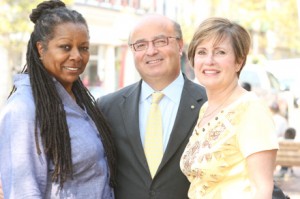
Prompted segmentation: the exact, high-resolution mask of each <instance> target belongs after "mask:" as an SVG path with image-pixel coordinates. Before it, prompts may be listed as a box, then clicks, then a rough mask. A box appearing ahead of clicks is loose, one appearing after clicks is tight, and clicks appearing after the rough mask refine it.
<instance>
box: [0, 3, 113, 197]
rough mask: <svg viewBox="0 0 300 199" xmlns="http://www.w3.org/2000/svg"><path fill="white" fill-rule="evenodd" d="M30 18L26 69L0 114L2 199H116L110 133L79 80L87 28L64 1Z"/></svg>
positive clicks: (39, 8) (86, 58)
mask: <svg viewBox="0 0 300 199" xmlns="http://www.w3.org/2000/svg"><path fill="white" fill-rule="evenodd" d="M30 20H31V21H32V22H33V23H34V24H35V25H34V30H33V32H32V33H31V36H30V39H29V42H28V47H27V54H26V65H25V68H24V70H23V71H22V74H17V75H16V77H15V78H14V86H15V87H14V89H13V91H12V93H11V95H10V96H9V98H8V101H7V104H6V106H5V107H4V108H3V111H2V112H1V115H0V157H1V161H0V169H1V170H0V173H1V181H2V188H3V192H4V197H5V198H7V199H8V198H17V199H19V198H30V199H33V198H43V199H44V198H46V199H48V198H49V199H50V198H74V199H75V198H76V199H79V198H84V199H89V198H90V199H104V198H105V199H109V198H110V199H113V198H114V193H113V187H112V185H113V184H114V182H115V180H114V179H115V174H114V171H115V169H114V165H115V161H114V159H115V155H114V154H115V153H114V145H113V142H112V138H111V132H110V129H109V126H108V125H107V123H106V121H105V119H104V117H103V116H102V114H101V112H100V111H99V110H98V109H97V107H96V106H95V100H94V99H93V98H92V97H91V94H90V93H89V92H88V91H87V89H86V88H85V87H84V85H83V83H82V81H81V80H80V78H79V75H80V74H82V73H83V72H84V70H85V68H86V65H87V63H88V61H89V55H90V53H89V38H90V37H89V31H88V26H87V23H86V21H85V19H84V18H83V17H82V15H81V14H80V13H78V12H77V11H75V10H71V9H68V8H67V7H66V6H65V4H64V3H63V2H62V1H59V0H50V1H44V2H42V3H40V4H39V5H38V6H37V7H36V8H35V9H33V11H32V13H31V15H30Z"/></svg>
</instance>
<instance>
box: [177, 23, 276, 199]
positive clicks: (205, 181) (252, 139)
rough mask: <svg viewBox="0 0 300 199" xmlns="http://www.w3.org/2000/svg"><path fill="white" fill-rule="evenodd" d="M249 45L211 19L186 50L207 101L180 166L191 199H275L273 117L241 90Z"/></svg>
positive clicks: (235, 30)
mask: <svg viewBox="0 0 300 199" xmlns="http://www.w3.org/2000/svg"><path fill="white" fill-rule="evenodd" d="M250 45H251V40H250V35H249V33H248V32H247V31H246V30H245V28H243V27H242V26H240V25H239V24H237V23H234V22H231V21H229V20H228V19H225V18H215V17H212V18H208V19H206V20H204V21H203V22H202V23H201V24H200V26H199V27H198V28H197V30H196V32H195V34H194V36H193V38H192V41H191V43H190V46H189V48H188V57H189V60H190V61H191V64H192V66H193V67H194V70H195V75H196V77H197V79H198V81H199V82H200V83H201V85H203V86H204V87H205V89H206V93H207V97H208V101H207V102H206V103H205V104H204V105H203V106H202V108H201V110H200V113H199V118H198V122H197V124H196V127H195V129H194V132H193V134H192V136H191V137H190V139H189V143H188V145H187V147H186V149H185V151H184V153H183V155H182V157H181V162H180V166H181V170H182V171H183V173H184V174H185V175H186V177H187V178H188V179H189V181H190V183H191V185H190V188H189V192H188V197H189V198H191V199H198V198H218V199H222V198H224V199H227V198H256V199H258V198H264V199H265V198H271V197H272V191H273V185H274V184H273V170H274V167H275V158H276V151H277V149H278V143H277V139H276V136H275V135H274V133H273V132H274V129H275V127H274V124H273V121H272V117H271V114H270V113H269V111H268V109H267V108H268V107H266V106H264V104H263V103H262V102H261V101H260V100H259V99H258V97H257V96H256V95H255V94H254V93H252V92H247V91H246V90H245V89H244V88H242V87H241V86H240V85H239V84H238V79H239V74H240V72H241V70H242V69H243V67H244V65H245V63H246V59H247V55H248V53H249V50H250ZM258 110H259V111H258Z"/></svg>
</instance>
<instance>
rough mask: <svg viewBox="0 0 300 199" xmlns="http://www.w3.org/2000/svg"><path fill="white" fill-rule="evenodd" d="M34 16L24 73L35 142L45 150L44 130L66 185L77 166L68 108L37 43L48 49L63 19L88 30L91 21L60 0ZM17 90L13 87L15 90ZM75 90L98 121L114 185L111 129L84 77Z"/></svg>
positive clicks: (59, 179)
mask: <svg viewBox="0 0 300 199" xmlns="http://www.w3.org/2000/svg"><path fill="white" fill-rule="evenodd" d="M30 20H31V21H32V22H33V23H34V24H35V26H34V31H33V32H32V34H31V36H30V40H29V42H28V45H27V54H26V65H25V66H24V69H23V71H22V73H28V74H29V77H30V83H31V87H32V93H33V97H34V102H35V105H36V111H35V113H36V115H35V132H34V133H35V143H36V148H37V153H38V154H39V155H40V154H41V153H42V151H41V148H40V146H39V140H38V133H39V132H40V136H41V140H42V144H43V146H44V153H45V154H46V155H47V157H49V159H50V160H52V162H53V164H54V172H53V174H52V181H53V182H59V184H60V187H61V188H62V187H63V184H64V182H65V181H66V180H67V178H72V175H73V166H72V155H71V150H72V149H71V141H70V135H69V129H68V125H67V120H66V112H65V110H64V106H63V103H62V100H61V98H60V97H59V95H58V92H57V90H56V87H55V84H54V81H53V77H51V76H50V75H49V73H48V72H47V71H46V69H45V67H44V66H43V64H42V62H41V60H40V58H39V53H38V50H37V47H36V43H37V42H42V45H43V48H45V49H47V43H48V42H49V40H51V39H52V38H53V37H54V29H55V27H56V26H57V25H60V24H63V23H69V22H71V23H81V24H84V25H85V26H86V28H87V30H88V26H87V23H86V21H85V19H84V18H83V17H82V15H81V14H80V13H78V12H77V11H75V10H69V9H67V8H66V6H65V4H64V3H63V2H61V1H59V0H50V1H44V2H42V3H40V4H39V5H38V6H37V8H35V9H33V10H32V14H31V15H30ZM14 91H15V88H13V90H12V92H14ZM72 91H73V92H74V95H75V97H76V100H77V101H78V103H80V105H81V106H84V107H85V108H86V109H87V113H88V114H89V115H90V117H91V118H92V119H93V121H94V122H95V125H96V126H97V129H98V133H99V135H100V138H101V141H102V143H103V146H104V150H105V153H106V155H107V160H108V166H109V170H110V185H111V186H112V187H114V186H115V185H116V180H115V177H116V165H115V154H116V151H115V147H114V143H113V140H112V137H111V130H110V128H109V126H108V124H107V122H106V120H105V118H104V116H103V114H102V113H101V112H100V110H99V109H98V108H97V106H96V102H95V99H94V98H93V97H92V95H91V94H90V93H89V91H88V90H87V89H86V88H85V86H84V85H83V84H82V82H81V80H80V78H79V79H78V80H77V81H75V82H74V83H73V87H72Z"/></svg>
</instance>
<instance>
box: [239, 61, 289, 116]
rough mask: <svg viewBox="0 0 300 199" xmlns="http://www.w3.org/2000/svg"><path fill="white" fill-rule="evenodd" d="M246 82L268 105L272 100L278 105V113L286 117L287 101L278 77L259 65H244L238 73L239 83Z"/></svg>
mask: <svg viewBox="0 0 300 199" xmlns="http://www.w3.org/2000/svg"><path fill="white" fill-rule="evenodd" d="M244 82H247V83H249V84H250V85H251V91H253V92H255V93H256V94H257V95H258V96H259V97H261V98H262V99H263V100H265V102H266V105H267V106H270V105H271V104H272V103H273V102H276V103H277V104H278V105H279V109H280V113H281V114H282V115H283V116H284V117H286V118H288V109H289V108H288V102H287V100H286V96H285V95H286V94H285V91H283V90H282V87H281V85H280V82H279V81H278V79H277V78H276V77H275V76H274V75H273V74H272V73H270V72H269V71H267V70H266V69H265V68H264V67H263V66H261V65H255V64H251V65H246V66H245V67H244V68H243V69H242V72H241V74H240V77H239V83H240V84H242V83H244Z"/></svg>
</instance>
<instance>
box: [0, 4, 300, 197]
mask: <svg viewBox="0 0 300 199" xmlns="http://www.w3.org/2000/svg"><path fill="white" fill-rule="evenodd" d="M40 2H41V0H31V1H28V0H0V21H1V24H0V61H1V62H0V63H1V64H0V111H1V109H2V107H3V106H4V104H5V100H6V98H7V96H8V94H9V92H10V90H11V89H12V86H13V83H12V82H13V75H14V74H16V73H18V72H20V71H21V70H22V68H23V67H24V65H25V63H26V61H25V58H26V47H27V46H26V45H27V41H28V39H29V37H30V32H31V31H32V28H33V24H32V23H31V22H30V20H29V14H30V13H31V10H32V9H33V8H34V7H36V5H37V4H38V3H40ZM64 2H65V3H66V4H67V5H68V6H69V7H71V8H73V9H75V10H77V11H79V12H80V13H82V15H83V16H84V17H85V18H86V20H87V22H88V25H89V31H90V54H91V56H90V61H89V63H88V66H87V68H86V70H85V72H84V73H83V74H82V75H81V79H82V80H83V82H84V84H85V85H86V86H87V87H88V88H89V89H90V91H91V93H92V94H93V95H94V97H95V98H98V97H100V96H101V95H104V94H107V93H110V92H114V91H116V90H118V89H120V88H122V87H124V86H126V85H129V84H131V83H133V82H135V81H137V80H138V79H139V78H140V77H139V75H138V73H137V72H136V70H135V67H134V63H133V60H132V55H131V51H130V48H129V47H128V44H127V38H128V36H129V33H130V30H131V27H132V25H133V24H134V23H135V22H136V21H137V20H138V19H139V18H140V17H141V16H143V15H144V14H147V13H159V14H163V15H166V16H168V17H170V18H172V19H174V20H175V21H177V22H179V23H180V24H181V26H182V30H183V36H184V41H185V52H184V53H183V56H182V72H184V73H185V74H186V75H187V77H188V78H190V79H192V80H194V73H193V69H192V68H191V66H190V64H189V62H188V60H187V56H186V49H187V47H188V45H189V41H190V40H191V37H192V35H193V33H194V30H195V29H196V27H197V26H198V25H199V23H200V22H201V21H202V20H203V19H205V18H207V17H210V16H221V17H227V18H229V19H231V20H234V21H236V22H238V23H240V24H241V25H243V26H244V27H246V28H247V29H248V31H249V32H250V34H251V36H252V48H251V52H250V55H249V57H248V59H247V64H246V67H245V69H244V70H243V72H242V74H241V77H240V82H241V83H243V82H248V83H250V85H251V86H252V90H253V91H254V92H256V93H257V94H258V96H260V97H261V98H263V99H265V100H266V105H268V106H269V105H270V104H271V103H273V102H276V103H277V104H278V106H279V109H280V114H281V115H282V116H283V117H284V118H286V119H287V122H288V126H289V127H293V128H295V129H296V131H297V134H296V139H295V141H296V142H298V141H299V142H300V109H299V107H300V86H299V85H300V80H298V79H300V78H299V75H300V31H299V30H300V0H289V1H282V0H248V1H244V0H65V1H64ZM297 176H298V177H297ZM299 176H300V170H299V168H295V176H290V177H287V178H278V179H276V180H277V181H278V184H279V185H280V186H281V187H282V188H283V189H284V191H287V192H288V193H289V195H290V196H291V198H293V199H294V198H300V177H299Z"/></svg>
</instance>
